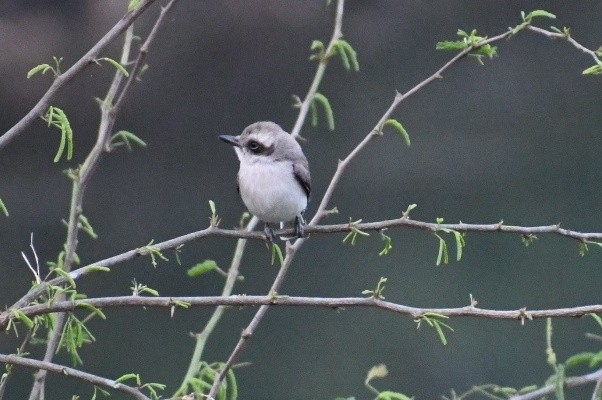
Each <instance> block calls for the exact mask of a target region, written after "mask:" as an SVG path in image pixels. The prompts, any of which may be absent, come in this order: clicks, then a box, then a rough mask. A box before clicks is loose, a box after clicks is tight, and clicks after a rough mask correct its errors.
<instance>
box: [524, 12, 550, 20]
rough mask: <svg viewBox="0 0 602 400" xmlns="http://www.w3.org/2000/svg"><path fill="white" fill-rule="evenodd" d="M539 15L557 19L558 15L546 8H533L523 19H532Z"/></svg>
mask: <svg viewBox="0 0 602 400" xmlns="http://www.w3.org/2000/svg"><path fill="white" fill-rule="evenodd" d="M539 17H543V18H550V19H556V15H554V14H552V13H551V12H548V11H546V10H533V11H531V12H530V13H529V14H527V15H526V16H525V17H523V19H524V20H525V21H531V20H532V19H533V18H539Z"/></svg>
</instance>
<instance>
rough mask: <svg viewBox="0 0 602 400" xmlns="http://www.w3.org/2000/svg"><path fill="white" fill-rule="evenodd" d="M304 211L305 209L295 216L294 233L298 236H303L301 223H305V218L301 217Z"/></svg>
mask: <svg viewBox="0 0 602 400" xmlns="http://www.w3.org/2000/svg"><path fill="white" fill-rule="evenodd" d="M304 212H305V211H302V212H301V213H300V214H299V215H297V216H296V217H295V235H296V236H297V237H298V238H302V237H303V225H305V219H304V218H303V213H304Z"/></svg>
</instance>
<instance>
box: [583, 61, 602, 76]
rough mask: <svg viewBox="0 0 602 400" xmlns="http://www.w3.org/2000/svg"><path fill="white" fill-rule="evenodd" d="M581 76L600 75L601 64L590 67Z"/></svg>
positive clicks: (601, 71) (601, 72) (601, 70)
mask: <svg viewBox="0 0 602 400" xmlns="http://www.w3.org/2000/svg"><path fill="white" fill-rule="evenodd" d="M581 74H582V75H600V74H602V64H596V65H592V66H591V67H589V68H587V69H584V70H583V72H582V73H581Z"/></svg>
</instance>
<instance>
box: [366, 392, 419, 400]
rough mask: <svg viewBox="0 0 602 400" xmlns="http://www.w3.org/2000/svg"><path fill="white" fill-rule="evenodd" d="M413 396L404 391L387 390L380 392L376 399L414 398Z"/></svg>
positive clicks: (406, 399)
mask: <svg viewBox="0 0 602 400" xmlns="http://www.w3.org/2000/svg"><path fill="white" fill-rule="evenodd" d="M413 399H414V398H413V397H408V396H406V395H405V394H403V393H398V392H391V391H388V390H385V391H384V392H380V393H379V394H378V396H376V399H375V400H413Z"/></svg>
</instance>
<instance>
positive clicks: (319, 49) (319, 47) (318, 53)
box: [309, 40, 324, 61]
mask: <svg viewBox="0 0 602 400" xmlns="http://www.w3.org/2000/svg"><path fill="white" fill-rule="evenodd" d="M309 49H310V51H313V52H315V53H313V54H312V55H311V56H309V59H310V60H319V61H321V60H323V59H324V43H322V42H321V41H320V40H314V41H313V42H311V47H310V48H309Z"/></svg>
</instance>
